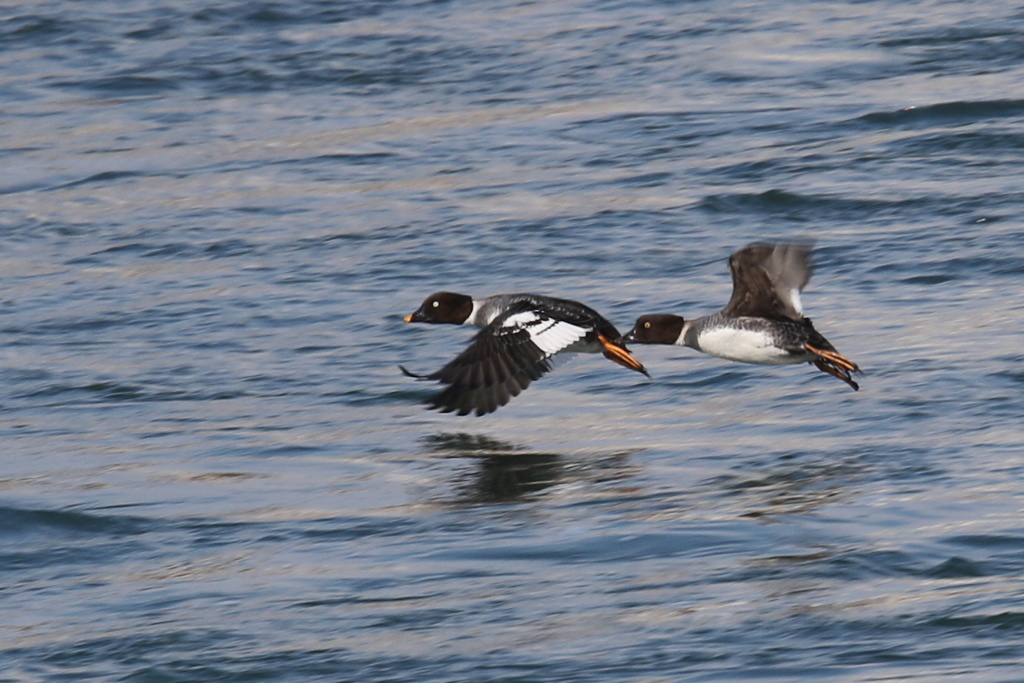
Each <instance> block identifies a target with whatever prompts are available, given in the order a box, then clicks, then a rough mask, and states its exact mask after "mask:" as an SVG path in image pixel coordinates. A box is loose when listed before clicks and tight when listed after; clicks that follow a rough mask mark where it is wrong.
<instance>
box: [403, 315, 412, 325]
mask: <svg viewBox="0 0 1024 683" xmlns="http://www.w3.org/2000/svg"><path fill="white" fill-rule="evenodd" d="M402 320H404V321H405V322H407V323H411V322H412V313H410V314H409V315H407V316H405V317H404V318H402Z"/></svg>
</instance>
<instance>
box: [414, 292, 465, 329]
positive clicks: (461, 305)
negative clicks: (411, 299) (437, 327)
mask: <svg viewBox="0 0 1024 683" xmlns="http://www.w3.org/2000/svg"><path fill="white" fill-rule="evenodd" d="M472 313H473V298H472V297H469V296H466V295H465V294H455V293H453V292H437V293H436V294H431V295H430V296H428V297H427V298H426V299H425V300H424V301H423V303H422V304H421V305H420V307H419V308H417V309H416V311H415V312H414V313H412V314H410V315H407V316H405V318H404V320H405V322H407V323H448V324H450V325H461V324H462V323H464V322H466V319H467V318H469V316H470V314H472Z"/></svg>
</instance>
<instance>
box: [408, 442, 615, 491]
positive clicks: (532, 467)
mask: <svg viewBox="0 0 1024 683" xmlns="http://www.w3.org/2000/svg"><path fill="white" fill-rule="evenodd" d="M422 442H423V444H424V446H425V450H426V451H428V453H429V454H430V455H432V456H439V457H442V458H458V459H463V460H465V461H467V462H469V463H471V467H470V468H469V469H464V470H460V471H459V472H458V474H456V475H455V478H454V481H453V485H454V487H455V489H456V493H455V495H454V499H455V501H456V502H458V503H462V504H480V503H508V502H512V501H517V500H523V499H530V498H535V497H537V496H538V494H541V493H542V492H544V491H546V490H547V489H550V488H551V487H552V486H555V485H556V484H561V485H565V484H571V483H574V482H581V481H587V482H591V483H595V482H610V481H612V482H614V481H620V480H622V479H627V478H629V477H631V476H633V474H634V472H633V471H632V469H631V468H629V467H628V466H627V457H628V455H629V454H628V453H585V454H583V455H579V456H578V457H577V456H576V455H574V456H569V455H566V454H564V453H545V452H540V451H534V450H530V449H529V448H526V447H523V446H518V445H516V444H513V443H510V442H508V441H502V440H500V439H495V438H493V437H490V436H486V435H483V434H469V433H466V432H442V433H439V434H433V435H430V436H427V437H424V438H423V440H422Z"/></svg>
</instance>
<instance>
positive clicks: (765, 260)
mask: <svg viewBox="0 0 1024 683" xmlns="http://www.w3.org/2000/svg"><path fill="white" fill-rule="evenodd" d="M811 247H812V243H811V242H787V243H781V244H752V245H750V246H748V247H744V248H743V249H740V250H739V251H737V252H736V253H734V254H733V255H732V256H731V257H729V270H730V271H731V272H732V297H730V299H729V303H728V304H726V305H725V308H723V309H722V313H723V314H725V315H727V316H730V317H735V318H738V317H744V316H751V317H759V318H772V319H780V320H796V321H799V320H802V319H803V317H804V314H803V305H802V304H801V302H800V292H801V291H802V290H803V288H804V286H805V285H806V284H807V283H808V281H810V279H811V272H812V271H811V265H810V254H811Z"/></svg>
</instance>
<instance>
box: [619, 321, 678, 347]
mask: <svg viewBox="0 0 1024 683" xmlns="http://www.w3.org/2000/svg"><path fill="white" fill-rule="evenodd" d="M684 322H685V321H684V320H683V318H682V317H681V316H678V315H667V314H658V313H656V314H652V315H642V316H640V317H639V318H637V319H636V325H634V326H633V329H632V330H630V331H629V332H627V333H626V336H624V337H623V338H622V341H624V342H627V343H629V342H633V343H635V344H675V343H676V341H677V340H678V339H679V335H681V334H682V333H683V323H684Z"/></svg>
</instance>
